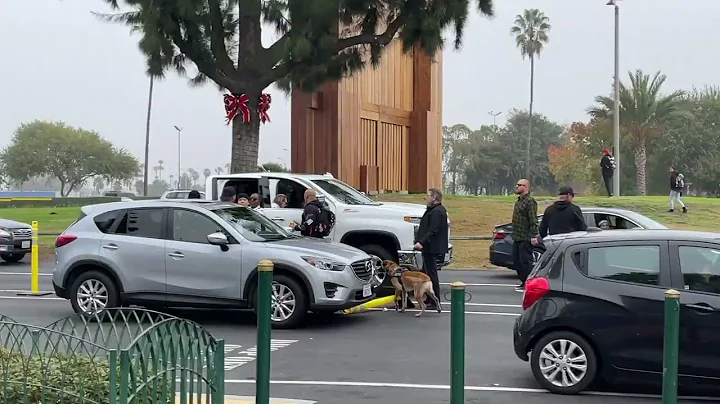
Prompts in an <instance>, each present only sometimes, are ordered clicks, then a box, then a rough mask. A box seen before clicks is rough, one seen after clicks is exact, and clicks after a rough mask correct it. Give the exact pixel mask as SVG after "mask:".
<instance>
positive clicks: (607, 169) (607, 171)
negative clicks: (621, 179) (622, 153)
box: [600, 148, 615, 196]
mask: <svg viewBox="0 0 720 404" xmlns="http://www.w3.org/2000/svg"><path fill="white" fill-rule="evenodd" d="M600 169H601V170H602V177H603V181H604V182H605V189H606V190H607V194H608V196H613V194H612V180H613V174H614V173H615V156H613V155H612V154H611V153H610V150H608V149H607V148H605V149H603V156H602V158H601V159H600Z"/></svg>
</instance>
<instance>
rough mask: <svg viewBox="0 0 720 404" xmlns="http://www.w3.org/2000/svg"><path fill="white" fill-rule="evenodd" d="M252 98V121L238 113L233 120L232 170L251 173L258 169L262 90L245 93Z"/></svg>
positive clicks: (250, 106)
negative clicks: (258, 108) (259, 107)
mask: <svg viewBox="0 0 720 404" xmlns="http://www.w3.org/2000/svg"><path fill="white" fill-rule="evenodd" d="M245 94H246V95H247V96H248V99H249V100H250V101H249V102H248V107H249V108H250V122H243V119H242V114H238V115H237V116H236V117H235V119H233V122H232V152H231V157H230V172H229V174H235V173H251V172H255V171H257V170H258V147H259V144H260V119H259V116H258V113H257V104H258V100H259V99H260V92H257V93H245Z"/></svg>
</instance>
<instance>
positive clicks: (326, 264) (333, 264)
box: [301, 257, 346, 271]
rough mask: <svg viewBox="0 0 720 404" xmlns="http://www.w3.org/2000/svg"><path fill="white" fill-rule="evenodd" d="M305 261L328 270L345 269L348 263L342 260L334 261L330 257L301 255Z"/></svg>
mask: <svg viewBox="0 0 720 404" xmlns="http://www.w3.org/2000/svg"><path fill="white" fill-rule="evenodd" d="M301 258H302V259H303V260H305V262H307V263H308V264H310V265H312V266H314V267H315V268H318V269H324V270H326V271H343V270H344V269H345V266H346V264H343V263H342V262H337V261H333V260H331V259H328V258H316V257H301Z"/></svg>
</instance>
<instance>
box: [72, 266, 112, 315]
mask: <svg viewBox="0 0 720 404" xmlns="http://www.w3.org/2000/svg"><path fill="white" fill-rule="evenodd" d="M70 304H71V305H72V308H73V310H74V311H75V313H78V314H89V315H97V314H99V313H102V311H103V310H105V309H110V308H114V307H118V305H119V304H120V296H119V294H118V288H117V285H115V282H113V280H112V279H110V277H108V276H107V275H105V274H104V273H102V272H100V271H87V272H83V273H82V274H80V275H79V276H78V277H77V278H75V280H74V281H73V283H72V286H71V287H70Z"/></svg>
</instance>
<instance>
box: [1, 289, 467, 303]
mask: <svg viewBox="0 0 720 404" xmlns="http://www.w3.org/2000/svg"><path fill="white" fill-rule="evenodd" d="M0 293H30V291H29V290H19V289H0ZM38 293H55V292H53V291H52V290H40V291H38ZM465 304H467V303H465Z"/></svg>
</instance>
